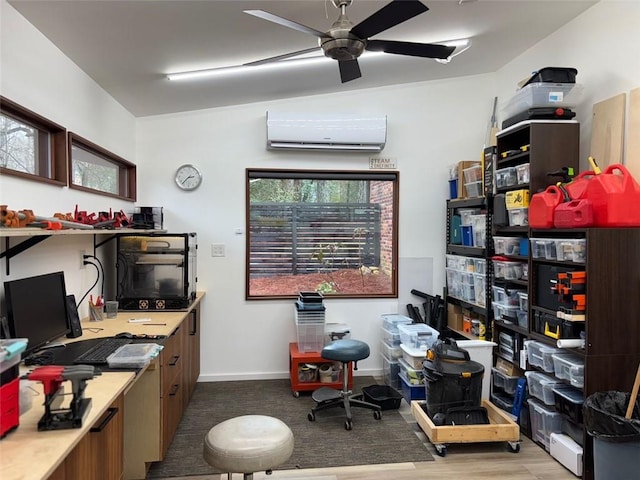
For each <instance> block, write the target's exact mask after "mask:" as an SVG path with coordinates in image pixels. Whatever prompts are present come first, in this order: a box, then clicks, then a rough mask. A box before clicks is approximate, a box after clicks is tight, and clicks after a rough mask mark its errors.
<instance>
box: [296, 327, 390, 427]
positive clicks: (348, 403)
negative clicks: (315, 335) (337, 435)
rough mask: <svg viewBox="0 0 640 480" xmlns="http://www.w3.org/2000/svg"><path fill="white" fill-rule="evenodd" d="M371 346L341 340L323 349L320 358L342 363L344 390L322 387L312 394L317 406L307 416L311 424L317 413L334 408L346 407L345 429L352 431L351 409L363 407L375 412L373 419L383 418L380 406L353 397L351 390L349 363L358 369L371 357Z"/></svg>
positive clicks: (360, 395)
mask: <svg viewBox="0 0 640 480" xmlns="http://www.w3.org/2000/svg"><path fill="white" fill-rule="evenodd" d="M369 353H370V351H369V345H367V344H366V343H364V342H361V341H360V340H351V339H341V340H335V341H333V342H331V343H329V344H328V345H327V346H325V347H324V348H323V349H322V352H321V353H320V356H321V357H322V358H326V359H327V360H334V361H338V362H342V390H335V389H333V388H329V387H322V388H319V389H318V390H315V391H314V392H313V393H312V394H311V398H313V400H314V401H315V402H316V406H315V407H313V408H312V409H311V412H309V414H308V415H307V418H308V419H309V421H310V422H314V421H315V420H316V412H318V411H320V410H325V409H327V408H332V407H344V411H345V414H346V416H347V419H346V420H345V422H344V428H345V429H346V430H351V429H352V428H353V423H352V421H351V419H352V416H351V407H363V408H368V409H370V410H373V418H375V419H376V420H380V419H381V418H382V408H381V407H380V405H374V404H373V403H369V402H365V401H364V400H362V394H361V393H359V394H356V395H352V394H351V393H352V392H351V390H349V363H350V362H353V369H354V370H357V369H358V360H363V359H365V358H367V357H368V356H369Z"/></svg>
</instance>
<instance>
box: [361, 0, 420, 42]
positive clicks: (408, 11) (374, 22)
mask: <svg viewBox="0 0 640 480" xmlns="http://www.w3.org/2000/svg"><path fill="white" fill-rule="evenodd" d="M427 10H429V8H428V7H427V6H426V5H424V4H423V3H422V2H420V1H418V0H394V1H393V2H391V3H389V4H387V5H385V6H384V7H382V8H381V9H380V10H378V11H377V12H375V13H374V14H372V15H370V16H369V17H367V18H365V19H364V20H363V21H361V22H360V23H359V24H358V25H356V26H355V27H353V28H352V29H351V33H352V34H354V35H355V36H356V37H358V38H369V37H373V36H374V35H377V34H378V33H380V32H383V31H384V30H387V29H389V28H391V27H395V26H396V25H398V24H400V23H402V22H405V21H407V20H409V19H410V18H413V17H415V16H416V15H420V14H421V13H424V12H426V11H427Z"/></svg>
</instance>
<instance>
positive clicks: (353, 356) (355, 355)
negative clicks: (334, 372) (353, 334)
mask: <svg viewBox="0 0 640 480" xmlns="http://www.w3.org/2000/svg"><path fill="white" fill-rule="evenodd" d="M370 353H371V352H370V350H369V345H367V344H366V343H364V342H361V341H360V340H351V339H347V338H344V339H342V340H334V341H333V342H331V343H330V344H328V345H327V346H325V347H324V348H323V349H322V352H321V353H320V355H321V356H322V358H326V359H327V360H336V361H338V362H357V361H358V360H364V359H365V358H367V357H368V356H369V354H370Z"/></svg>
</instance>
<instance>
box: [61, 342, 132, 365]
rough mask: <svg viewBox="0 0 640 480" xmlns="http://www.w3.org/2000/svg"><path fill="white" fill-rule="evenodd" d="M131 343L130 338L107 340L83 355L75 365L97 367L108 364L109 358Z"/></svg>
mask: <svg viewBox="0 0 640 480" xmlns="http://www.w3.org/2000/svg"><path fill="white" fill-rule="evenodd" d="M129 343H131V339H130V338H105V339H104V340H102V341H100V342H99V343H97V344H96V345H94V346H93V347H91V348H90V349H89V350H87V351H86V352H84V353H83V354H82V355H80V356H78V357H76V358H75V359H74V360H73V363H86V364H89V365H97V364H101V363H107V357H109V355H111V354H112V353H113V352H115V351H116V350H117V349H118V348H120V347H122V346H123V345H127V344H129Z"/></svg>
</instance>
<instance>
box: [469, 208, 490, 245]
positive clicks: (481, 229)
mask: <svg viewBox="0 0 640 480" xmlns="http://www.w3.org/2000/svg"><path fill="white" fill-rule="evenodd" d="M471 232H472V233H473V246H474V247H482V248H484V247H485V246H486V237H487V214H486V213H481V214H480V215H471Z"/></svg>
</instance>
